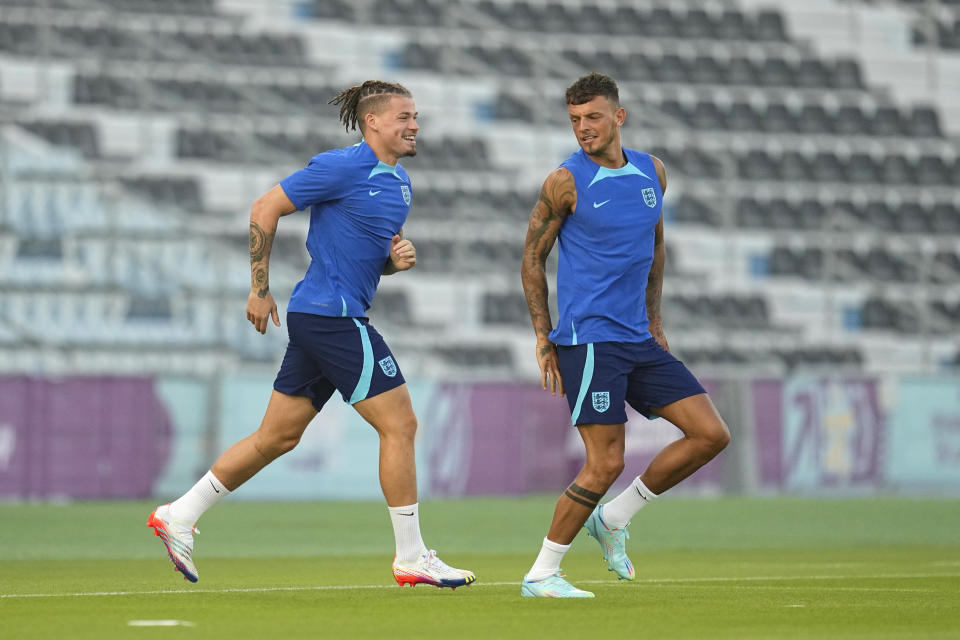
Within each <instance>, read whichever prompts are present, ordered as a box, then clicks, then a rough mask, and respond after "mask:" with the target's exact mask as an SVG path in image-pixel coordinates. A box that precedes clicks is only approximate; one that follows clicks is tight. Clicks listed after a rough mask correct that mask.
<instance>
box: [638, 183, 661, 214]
mask: <svg viewBox="0 0 960 640" xmlns="http://www.w3.org/2000/svg"><path fill="white" fill-rule="evenodd" d="M640 193H641V194H642V195H643V203H644V204H645V205H647V206H648V207H650V208H651V209H652V208H653V207H655V206H657V191H656V189H654V188H653V187H647V188H646V189H644V190H643V191H641V192H640Z"/></svg>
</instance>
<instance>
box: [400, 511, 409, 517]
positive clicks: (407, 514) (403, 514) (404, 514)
mask: <svg viewBox="0 0 960 640" xmlns="http://www.w3.org/2000/svg"><path fill="white" fill-rule="evenodd" d="M397 515H398V516H412V515H413V511H411V512H410V513H398V514H397Z"/></svg>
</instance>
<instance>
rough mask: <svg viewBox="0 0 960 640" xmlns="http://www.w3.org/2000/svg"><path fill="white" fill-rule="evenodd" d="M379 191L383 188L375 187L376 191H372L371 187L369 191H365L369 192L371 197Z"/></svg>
mask: <svg viewBox="0 0 960 640" xmlns="http://www.w3.org/2000/svg"><path fill="white" fill-rule="evenodd" d="M381 191H383V189H377V190H376V191H374V190H373V189H370V191H368V192H367V193H369V194H370V195H371V197H372V196H375V195H377V194H378V193H380V192H381Z"/></svg>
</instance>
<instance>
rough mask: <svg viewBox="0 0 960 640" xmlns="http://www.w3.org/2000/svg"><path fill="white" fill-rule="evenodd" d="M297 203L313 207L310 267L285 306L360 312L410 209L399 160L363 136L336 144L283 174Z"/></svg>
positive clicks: (338, 312) (308, 310)
mask: <svg viewBox="0 0 960 640" xmlns="http://www.w3.org/2000/svg"><path fill="white" fill-rule="evenodd" d="M280 187H281V188H282V189H283V191H284V193H286V194H287V197H288V198H290V201H291V202H292V203H293V204H294V206H296V207H297V209H306V208H307V207H309V208H310V229H309V231H308V233H307V251H308V252H309V253H310V259H311V260H310V267H309V268H308V269H307V273H306V275H305V276H304V278H303V280H301V281H300V282H298V283H297V285H296V287H294V289H293V294H292V295H291V296H290V303H289V304H288V306H287V310H288V311H299V312H302V313H312V314H315V315H321V316H351V317H362V316H365V315H366V312H367V309H368V308H369V307H370V303H371V302H372V300H373V295H374V293H375V292H376V290H377V285H378V284H379V283H380V276H381V274H382V273H383V267H384V265H386V262H387V259H388V258H389V256H390V243H391V240H392V238H393V236H395V235H397V234H398V233H400V229H401V228H402V227H403V224H404V222H405V221H406V219H407V214H408V213H409V211H410V201H411V199H412V195H413V194H412V188H411V185H410V178H409V176H407V172H406V171H405V170H404V169H403V167H402V166H400V165H399V164H397V165H396V166H391V165H388V164H386V163H384V162H381V161H380V160H379V159H378V158H377V156H376V154H375V153H374V152H373V149H371V148H370V146H369V145H368V144H367V143H366V142H360V143H359V144H356V145H354V146H352V147H347V148H345V149H332V150H330V151H325V152H323V153H321V154H319V155H316V156H314V157H313V158H312V159H311V160H310V163H309V164H308V165H307V166H306V167H304V168H303V169H300V170H299V171H296V172H294V173H293V174H291V175H289V176H288V177H286V178H284V179H283V180H282V181H281V182H280Z"/></svg>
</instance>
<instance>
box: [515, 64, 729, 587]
mask: <svg viewBox="0 0 960 640" xmlns="http://www.w3.org/2000/svg"><path fill="white" fill-rule="evenodd" d="M566 101H567V110H568V113H569V116H570V123H571V125H572V126H573V132H574V134H575V135H576V137H577V141H578V142H579V144H580V150H579V151H577V152H576V153H574V154H573V155H571V156H570V157H569V158H567V160H566V161H564V162H563V163H562V164H561V165H560V167H559V168H558V169H556V170H555V171H554V172H553V173H551V174H550V175H549V176H548V177H547V179H546V180H545V181H544V183H543V188H542V189H541V191H540V198H539V201H538V202H537V204H536V206H535V207H534V209H533V212H532V213H531V215H530V225H529V228H528V230H527V238H526V246H525V249H524V254H523V263H522V267H521V276H522V279H523V290H524V293H525V294H526V298H527V304H528V306H529V307H530V317H531V320H532V321H533V328H534V331H535V332H536V335H537V347H536V349H537V362H538V363H539V365H540V371H541V376H542V378H541V380H542V385H543V388H544V389H547V388H548V387H549V389H550V392H551V393H552V394H556V393H557V392H559V393H560V395H566V396H567V402H568V404H569V406H570V412H571V417H572V422H573V424H574V425H575V426H576V427H577V429H578V430H579V432H580V436H581V438H582V439H583V442H584V445H585V447H586V454H587V455H586V463H585V464H584V466H583V469H581V471H580V473H578V474H577V477H576V478H575V479H574V481H573V483H572V484H570V486H569V487H567V489H566V491H564V493H563V494H562V495H561V496H560V499H559V500H558V502H557V506H556V510H555V511H554V515H553V522H552V523H551V525H550V529H549V531H548V532H547V536H546V537H545V538H544V540H543V546H542V547H541V550H540V554H539V555H538V556H537V559H536V561H535V562H534V564H533V566H532V567H531V568H530V571H529V572H527V574H526V575H525V576H524V578H523V582H522V584H521V594H522V595H523V596H527V597H552V598H592V597H593V594H592V593H590V592H589V591H584V590H581V589H577V588H576V587H574V586H573V585H571V584H570V583H569V582H567V581H566V580H564V579H563V577H562V575H561V573H560V561H561V559H562V558H563V555H564V554H565V553H566V551H567V550H568V549H569V548H570V543H571V542H572V541H573V538H574V537H575V536H576V534H577V532H578V531H579V530H580V527H581V526H585V527H586V529H587V532H588V534H589V535H591V536H592V537H594V538H596V539H597V541H598V542H599V543H600V547H601V550H602V552H603V556H604V560H606V562H607V566H608V568H609V569H610V571H615V572H616V573H617V575H618V576H619V577H620V578H621V579H626V580H632V579H633V577H634V568H633V565H632V563H631V562H630V559H629V558H628V557H627V554H626V549H625V538H626V526H627V524H629V521H630V518H632V517H633V515H634V514H635V513H636V512H637V511H638V510H639V509H640V508H641V507H643V506H644V505H645V504H646V503H648V502H650V501H651V500H653V499H654V498H656V496H658V495H659V494H661V493H663V492H664V491H666V490H667V489H669V488H670V487H672V486H674V485H675V484H677V483H678V482H680V481H681V480H683V479H684V478H686V477H687V476H689V475H690V474H692V473H693V472H694V471H696V470H697V469H699V468H700V467H701V466H703V465H704V464H706V463H707V462H708V461H710V460H711V459H712V458H713V457H714V456H716V455H717V454H718V453H719V452H720V451H721V450H722V449H723V448H724V447H725V446H726V445H727V443H728V442H729V440H730V433H729V431H728V430H727V427H726V425H725V424H724V422H723V420H722V419H721V418H720V416H719V415H718V413H717V410H716V409H715V408H714V406H713V403H712V402H711V401H710V398H709V397H708V396H707V394H706V392H705V391H704V389H703V387H702V386H701V385H700V383H699V382H698V381H697V379H696V378H695V377H694V376H693V374H691V373H690V372H689V371H688V370H687V368H686V367H685V366H684V365H683V363H681V362H680V361H679V360H677V359H676V358H674V357H673V356H672V355H671V354H670V351H669V346H668V344H667V338H666V336H665V335H664V333H663V326H662V324H661V319H660V293H661V289H662V286H663V266H664V259H665V256H666V254H665V248H664V242H663V217H662V215H661V205H662V202H663V192H664V191H665V190H666V188H667V178H666V171H665V170H664V167H663V163H662V162H661V161H660V160H659V159H658V158H655V157H653V156H651V155H648V154H646V153H640V152H638V151H634V150H632V149H627V148H624V147H622V146H621V142H620V127H621V126H622V125H623V123H624V119H625V118H626V111H625V110H624V109H623V107H621V106H620V98H619V90H618V88H617V85H616V83H615V82H614V81H613V79H611V78H610V77H609V76H605V75H602V74H598V73H591V74H588V75H586V76H584V77H582V78H580V79H579V80H577V81H576V82H574V83H573V85H571V86H570V88H568V89H567V93H566ZM557 241H559V245H560V254H559V258H560V260H559V266H558V271H557V302H558V307H559V319H558V322H557V326H556V327H554V326H553V323H552V320H551V317H550V311H549V307H548V306H547V299H548V289H547V277H546V269H545V264H546V259H547V256H548V255H549V253H550V251H551V250H552V249H553V245H554V243H555V242H557ZM565 391H566V393H565ZM624 403H629V404H630V406H632V407H633V408H634V409H636V410H637V411H639V412H640V413H642V414H643V415H644V416H646V417H648V418H649V417H652V416H654V415H657V416H662V417H663V418H665V419H667V420H669V421H670V422H672V423H673V424H674V425H676V426H677V427H678V428H679V429H680V430H681V431H682V432H683V437H682V438H680V439H679V440H677V441H675V442H673V443H671V444H669V445H667V446H666V447H665V448H664V449H663V450H662V451H661V452H660V453H659V454H658V455H657V456H656V457H655V458H654V459H653V461H651V463H650V465H649V466H648V467H647V469H646V470H645V471H644V472H643V473H642V474H641V475H639V476H637V477H636V479H634V481H633V483H632V484H631V485H630V486H629V487H627V489H626V490H625V491H623V492H622V493H621V494H620V495H618V496H616V497H615V498H613V500H611V501H609V502H607V503H605V504H603V505H600V504H599V503H600V499H601V498H602V497H603V495H604V493H606V491H607V489H609V488H610V486H611V485H612V484H613V482H614V481H615V480H616V479H617V477H619V475H620V473H621V472H622V471H623V467H624V460H623V452H624V426H625V423H626V411H625V407H624Z"/></svg>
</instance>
